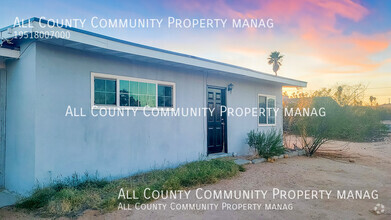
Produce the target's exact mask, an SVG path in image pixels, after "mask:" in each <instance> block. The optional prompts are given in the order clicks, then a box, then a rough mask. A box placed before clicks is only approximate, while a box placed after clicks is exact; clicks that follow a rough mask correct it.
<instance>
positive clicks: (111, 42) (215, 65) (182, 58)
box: [0, 17, 307, 87]
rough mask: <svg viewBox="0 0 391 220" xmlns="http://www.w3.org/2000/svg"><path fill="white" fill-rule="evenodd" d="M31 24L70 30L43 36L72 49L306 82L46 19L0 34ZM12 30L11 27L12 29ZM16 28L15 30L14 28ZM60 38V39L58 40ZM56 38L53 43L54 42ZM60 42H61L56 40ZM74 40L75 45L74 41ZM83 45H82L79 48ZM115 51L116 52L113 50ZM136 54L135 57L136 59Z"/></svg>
mask: <svg viewBox="0 0 391 220" xmlns="http://www.w3.org/2000/svg"><path fill="white" fill-rule="evenodd" d="M38 22H41V23H43V24H50V25H51V26H54V27H53V28H52V27H47V25H45V27H42V26H41V25H39V23H38ZM27 23H29V24H31V26H32V27H29V28H28V32H31V33H34V32H41V31H49V30H50V31H56V30H57V31H60V30H61V29H62V30H64V29H65V30H68V31H70V32H71V33H70V37H69V38H67V39H65V38H63V39H61V38H53V39H44V40H46V41H48V42H49V43H54V44H57V45H61V46H66V47H72V48H76V49H85V50H89V51H94V52H102V53H106V54H108V55H116V56H120V57H125V58H135V57H136V56H140V57H143V58H150V59H149V61H152V60H161V61H166V62H172V63H177V64H182V65H187V66H193V67H197V68H201V69H207V70H213V71H218V72H223V73H231V74H235V75H238V76H244V77H250V78H255V79H261V80H266V81H269V82H274V83H280V84H282V85H285V86H298V87H305V86H307V82H304V81H300V80H295V79H291V78H287V77H281V76H275V75H272V74H267V73H263V72H259V71H255V70H252V69H248V68H245V67H240V66H236V65H232V64H227V63H223V62H218V61H214V60H209V59H205V58H201V57H197V56H192V55H188V54H183V53H178V52H173V51H169V50H164V49H160V48H155V47H150V46H146V45H142V44H137V43H133V42H129V41H125V40H121V39H117V38H113V37H109V36H105V35H101V34H97V33H93V32H89V31H85V30H81V29H77V28H73V27H68V26H63V25H59V24H56V23H53V22H49V21H47V20H43V19H39V18H37V17H33V18H30V19H28V20H23V22H21V23H20V24H18V25H16V26H15V27H14V25H10V26H7V27H4V28H1V29H0V34H1V36H2V37H3V38H6V39H8V38H12V37H14V35H12V32H11V33H8V30H9V29H10V28H11V29H22V27H21V26H22V25H25V24H27ZM14 31H15V30H14ZM16 31H17V30H16ZM23 31H24V32H25V33H26V28H23ZM61 40H62V41H61ZM55 41H57V42H55ZM58 41H61V42H58ZM75 43H76V44H75ZM80 45H83V47H80ZM115 52H116V53H115ZM140 57H138V58H140Z"/></svg>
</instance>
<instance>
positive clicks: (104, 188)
mask: <svg viewBox="0 0 391 220" xmlns="http://www.w3.org/2000/svg"><path fill="white" fill-rule="evenodd" d="M239 171H243V167H241V166H239V165H237V164H235V163H234V161H233V160H223V159H215V160H210V161H196V162H192V163H188V164H184V165H182V166H179V167H177V168H173V169H164V170H154V171H150V172H147V173H140V174H138V175H134V176H130V177H127V178H122V179H118V180H112V181H109V180H105V179H100V178H98V177H97V175H96V176H90V175H88V173H86V174H85V175H84V176H80V175H78V174H74V175H72V176H71V177H68V178H65V179H61V180H56V181H54V182H53V184H51V185H50V186H48V187H44V188H37V189H36V190H35V191H34V192H33V194H32V195H31V196H29V197H26V198H24V199H23V200H21V201H20V202H19V203H17V204H16V207H17V208H19V209H26V210H30V211H32V212H34V213H35V214H37V215H40V216H42V217H58V216H76V215H78V214H79V213H81V212H83V211H84V210H86V209H98V210H101V211H111V210H114V209H116V208H117V207H118V204H119V202H122V203H128V204H135V203H146V202H149V201H151V200H152V199H147V198H145V197H144V190H145V189H146V188H150V189H151V190H150V191H148V193H151V192H152V191H153V190H159V191H161V190H179V189H185V188H188V187H194V186H197V185H202V184H209V183H215V182H217V181H219V180H220V179H225V178H230V177H233V176H235V175H236V174H237V173H238V172H239ZM121 188H124V190H129V191H132V190H134V191H135V195H136V196H137V197H138V199H130V200H126V201H125V200H124V199H123V198H120V199H118V193H119V190H120V189H121ZM148 193H147V194H148ZM147 196H150V195H147Z"/></svg>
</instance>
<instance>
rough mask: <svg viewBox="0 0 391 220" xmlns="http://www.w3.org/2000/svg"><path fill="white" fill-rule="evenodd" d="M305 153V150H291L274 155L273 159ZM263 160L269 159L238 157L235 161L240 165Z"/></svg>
mask: <svg viewBox="0 0 391 220" xmlns="http://www.w3.org/2000/svg"><path fill="white" fill-rule="evenodd" d="M303 155H305V151H304V150H297V151H290V152H288V153H285V154H281V155H280V156H274V157H272V159H274V160H277V159H282V158H289V157H296V156H303ZM263 162H267V159H266V158H257V159H254V160H246V159H236V160H235V163H236V164H238V165H245V164H250V163H252V164H257V163H263Z"/></svg>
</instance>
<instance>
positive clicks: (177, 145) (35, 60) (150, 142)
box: [6, 43, 282, 192]
mask: <svg viewBox="0 0 391 220" xmlns="http://www.w3.org/2000/svg"><path fill="white" fill-rule="evenodd" d="M33 48H34V50H32V51H31V53H32V54H29V56H26V57H28V60H27V59H26V60H25V61H23V60H20V61H18V62H14V63H13V64H11V65H10V68H9V72H10V76H11V77H10V78H9V80H10V82H9V91H10V93H11V95H10V97H8V98H9V99H8V100H12V101H9V103H8V105H9V106H11V110H15V112H14V113H11V114H8V115H7V123H8V124H14V125H11V128H7V129H8V130H7V137H8V136H10V139H11V140H10V141H9V142H7V149H8V148H13V149H14V151H15V152H14V153H12V152H13V151H12V150H11V153H9V154H7V158H8V160H7V164H9V166H10V167H14V168H13V169H14V170H18V172H19V173H20V174H23V171H22V170H19V168H21V167H23V166H26V165H20V164H19V165H16V164H15V163H20V162H21V161H20V160H19V159H17V160H16V161H15V162H13V160H12V158H15V157H20V154H18V153H17V152H22V151H23V152H24V154H25V155H23V157H24V158H28V159H29V163H28V165H29V168H30V169H31V167H34V169H33V170H32V171H31V172H30V171H26V172H28V173H29V174H28V175H27V176H28V178H29V181H27V182H25V183H23V184H20V183H17V180H18V179H19V178H21V175H16V174H9V176H10V177H9V181H8V182H7V183H6V187H7V188H9V189H11V190H15V191H18V192H24V191H26V190H28V189H31V187H32V181H31V179H34V181H39V183H48V182H50V181H51V180H53V179H55V178H57V177H59V178H61V177H65V176H70V175H72V174H73V173H75V172H77V173H80V174H82V173H84V172H85V171H88V172H90V173H95V172H96V171H98V173H99V174H100V176H101V177H107V176H110V177H121V176H126V175H130V174H134V173H136V172H140V171H146V170H150V169H153V168H163V167H172V166H177V165H178V164H181V163H184V162H186V161H194V160H197V159H199V158H200V157H201V156H203V155H206V152H207V147H206V137H207V134H206V119H205V118H203V117H159V118H154V117H149V118H146V117H144V115H143V113H142V112H138V115H137V116H136V117H134V116H129V117H115V118H109V117H106V118H102V117H98V118H95V117H92V116H91V115H90V114H89V112H84V113H85V114H86V115H87V116H86V117H65V112H66V109H67V106H68V105H71V106H72V107H75V108H77V109H80V108H83V110H85V111H89V109H90V105H91V100H90V99H91V94H90V93H91V72H97V73H106V74H113V75H120V76H130V77H136V78H144V79H152V80H160V81H169V82H175V83H176V107H205V106H206V85H214V86H221V87H226V86H227V85H228V84H229V83H233V84H234V90H233V92H232V93H229V92H228V93H227V106H228V107H256V106H257V99H258V93H262V94H269V95H276V97H277V107H279V108H280V109H281V108H282V97H281V85H277V84H274V85H271V84H266V83H264V82H261V81H252V80H245V79H240V78H235V77H228V76H223V75H216V74H211V73H207V72H205V71H195V70H190V69H183V68H177V67H169V66H164V65H154V64H147V63H141V62H136V61H129V60H125V59H119V58H115V57H107V56H101V55H97V54H93V53H88V52H82V51H79V50H74V49H67V48H63V47H58V46H53V45H48V44H43V43H37V44H36V47H35V45H34V47H33ZM35 50H36V54H35ZM35 56H36V57H35ZM34 66H35V68H36V72H34V71H32V73H31V71H29V69H30V68H34ZM22 76H24V77H27V78H23V79H21V78H22ZM11 80H12V81H11ZM18 88H21V89H20V90H18ZM26 96H32V98H31V99H29V100H27V101H26V100H24V101H26V102H27V103H30V105H29V106H31V108H27V109H26V108H23V106H24V105H22V104H20V102H17V101H16V100H17V99H16V98H17V97H23V99H25V98H26ZM18 103H19V104H18ZM8 111H10V110H8ZM7 113H8V112H7ZM31 114H32V116H31ZM21 116H22V117H21ZM22 121H23V122H24V123H25V125H26V126H23V128H22V130H26V132H25V133H20V132H19V131H17V130H18V129H19V128H20V127H22V125H21V124H19V123H21V122H22ZM227 123H228V128H227V129H228V152H236V153H238V154H241V155H243V154H247V153H248V152H249V149H248V146H247V145H246V144H245V139H246V134H247V132H249V131H250V130H252V129H269V128H271V127H270V126H267V127H258V124H257V118H256V117H251V116H249V117H246V118H243V117H241V118H238V117H228V119H227ZM18 126H19V127H18ZM276 128H278V129H282V111H280V112H279V115H278V116H277V126H276ZM27 131H28V132H27ZM17 140H23V141H17ZM27 146H28V147H27ZM25 148H27V149H25ZM25 150H26V151H25ZM12 171H13V170H9V172H12ZM11 176H12V177H11ZM34 181H33V182H34Z"/></svg>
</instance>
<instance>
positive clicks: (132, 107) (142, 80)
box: [91, 72, 176, 111]
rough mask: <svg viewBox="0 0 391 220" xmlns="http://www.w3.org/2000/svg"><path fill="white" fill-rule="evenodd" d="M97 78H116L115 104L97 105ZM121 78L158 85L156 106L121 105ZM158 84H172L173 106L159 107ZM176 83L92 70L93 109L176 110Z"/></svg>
mask: <svg viewBox="0 0 391 220" xmlns="http://www.w3.org/2000/svg"><path fill="white" fill-rule="evenodd" d="M95 78H103V79H111V80H116V100H115V103H116V104H115V105H95V103H94V100H95V88H94V86H95V85H94V79H95ZM120 80H128V81H136V82H144V83H154V84H155V85H156V107H150V108H146V107H136V106H120V103H119V101H120V100H119V98H120V91H119V85H120V83H119V82H120ZM158 85H167V86H172V107H159V106H158V91H157V90H158ZM175 87H176V83H174V82H167V81H159V80H150V79H143V78H134V77H128V76H119V75H112V74H106V73H96V72H91V109H101V108H111V109H113V108H117V109H118V108H119V109H136V110H138V111H139V110H148V111H149V110H152V109H159V110H160V109H165V110H167V109H168V110H174V109H175V108H176V107H175V106H176V88H175Z"/></svg>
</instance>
